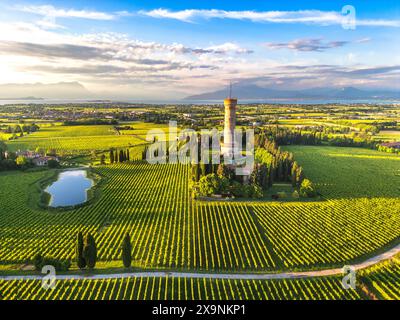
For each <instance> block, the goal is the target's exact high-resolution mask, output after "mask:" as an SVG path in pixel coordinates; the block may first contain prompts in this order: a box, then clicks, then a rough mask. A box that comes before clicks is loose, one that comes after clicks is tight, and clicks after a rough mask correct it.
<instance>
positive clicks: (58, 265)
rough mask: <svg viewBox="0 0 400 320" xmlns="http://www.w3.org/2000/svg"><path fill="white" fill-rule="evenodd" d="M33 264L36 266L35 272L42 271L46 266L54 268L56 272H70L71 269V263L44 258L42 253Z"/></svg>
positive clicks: (34, 258) (33, 260)
mask: <svg viewBox="0 0 400 320" xmlns="http://www.w3.org/2000/svg"><path fill="white" fill-rule="evenodd" d="M32 263H33V265H34V266H35V270H37V271H41V270H42V268H43V267H44V266H47V265H50V266H53V267H54V269H56V271H68V270H69V268H70V267H71V261H69V260H59V259H55V258H49V257H43V256H42V255H41V254H40V253H38V254H36V255H35V256H34V257H33V259H32Z"/></svg>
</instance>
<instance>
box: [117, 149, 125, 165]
mask: <svg viewBox="0 0 400 320" xmlns="http://www.w3.org/2000/svg"><path fill="white" fill-rule="evenodd" d="M118 161H119V162H124V152H123V151H122V150H120V151H119V159H118Z"/></svg>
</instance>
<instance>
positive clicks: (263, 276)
mask: <svg viewBox="0 0 400 320" xmlns="http://www.w3.org/2000/svg"><path fill="white" fill-rule="evenodd" d="M398 253H400V244H399V245H397V246H396V247H394V248H392V249H390V250H388V251H386V252H384V253H382V254H379V255H377V256H374V257H372V258H370V259H368V260H365V261H364V262H361V263H359V264H355V265H352V266H353V267H354V269H355V270H360V269H365V268H368V267H370V266H372V265H375V264H377V263H379V262H382V261H384V260H387V259H390V258H392V257H393V256H395V255H396V254H398ZM342 273H343V271H342V268H336V269H326V270H316V271H299V272H281V273H195V272H174V271H171V272H168V271H148V272H127V273H109V274H93V275H83V274H82V275H80V274H68V275H59V276H57V280H68V279H118V278H129V277H138V278H141V277H181V278H207V279H238V280H241V279H242V280H246V279H255V280H270V279H298V278H314V277H323V276H333V275H339V274H342ZM41 279H42V276H41V275H27V276H0V280H8V281H12V280H41Z"/></svg>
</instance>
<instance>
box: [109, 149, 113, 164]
mask: <svg viewBox="0 0 400 320" xmlns="http://www.w3.org/2000/svg"><path fill="white" fill-rule="evenodd" d="M110 163H111V164H113V163H114V151H112V150H110Z"/></svg>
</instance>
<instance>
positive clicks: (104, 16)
mask: <svg viewBox="0 0 400 320" xmlns="http://www.w3.org/2000/svg"><path fill="white" fill-rule="evenodd" d="M14 9H15V10H18V11H22V12H28V13H33V14H37V15H41V16H46V17H54V18H81V19H91V20H113V19H115V17H116V15H115V14H111V13H106V12H100V11H89V10H75V9H60V8H55V7H54V6H52V5H42V6H35V5H27V6H16V7H14Z"/></svg>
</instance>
